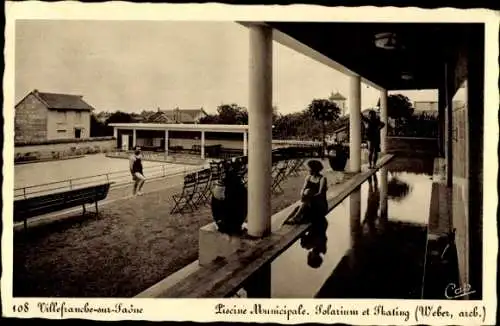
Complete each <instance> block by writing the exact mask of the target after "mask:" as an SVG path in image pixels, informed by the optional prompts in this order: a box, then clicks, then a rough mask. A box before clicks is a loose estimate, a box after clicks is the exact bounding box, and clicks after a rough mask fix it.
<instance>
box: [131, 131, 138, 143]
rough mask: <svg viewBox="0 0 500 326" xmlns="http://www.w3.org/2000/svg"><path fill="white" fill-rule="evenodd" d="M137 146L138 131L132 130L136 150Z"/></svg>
mask: <svg viewBox="0 0 500 326" xmlns="http://www.w3.org/2000/svg"><path fill="white" fill-rule="evenodd" d="M136 144H137V130H135V129H132V148H135V146H136Z"/></svg>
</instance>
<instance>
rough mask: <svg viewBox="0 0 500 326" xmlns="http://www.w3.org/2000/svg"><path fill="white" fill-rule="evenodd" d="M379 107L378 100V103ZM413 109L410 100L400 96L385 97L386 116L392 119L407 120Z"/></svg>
mask: <svg viewBox="0 0 500 326" xmlns="http://www.w3.org/2000/svg"><path fill="white" fill-rule="evenodd" d="M378 107H380V100H379V101H378ZM413 111H414V108H413V105H412V104H411V102H410V99H409V98H408V97H406V96H404V95H402V94H394V95H389V96H388V97H387V116H388V117H390V118H393V119H401V118H405V119H408V118H409V117H411V115H412V114H413Z"/></svg>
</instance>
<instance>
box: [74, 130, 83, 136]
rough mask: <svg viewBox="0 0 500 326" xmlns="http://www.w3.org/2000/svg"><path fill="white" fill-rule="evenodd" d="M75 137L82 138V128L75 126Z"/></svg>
mask: <svg viewBox="0 0 500 326" xmlns="http://www.w3.org/2000/svg"><path fill="white" fill-rule="evenodd" d="M75 138H82V129H81V128H75Z"/></svg>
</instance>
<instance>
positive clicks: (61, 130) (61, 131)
mask: <svg viewBox="0 0 500 326" xmlns="http://www.w3.org/2000/svg"><path fill="white" fill-rule="evenodd" d="M57 133H58V134H65V133H66V130H63V129H59V130H57Z"/></svg>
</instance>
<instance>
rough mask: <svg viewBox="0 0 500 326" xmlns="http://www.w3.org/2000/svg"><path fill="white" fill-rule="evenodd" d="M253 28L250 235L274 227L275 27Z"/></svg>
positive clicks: (249, 117)
mask: <svg viewBox="0 0 500 326" xmlns="http://www.w3.org/2000/svg"><path fill="white" fill-rule="evenodd" d="M249 30H250V78H249V79H250V80H249V86H250V89H249V101H248V102H249V110H248V126H249V136H250V137H249V138H250V139H249V141H250V144H249V147H250V151H249V152H248V154H249V155H248V208H249V209H248V216H247V220H248V225H247V228H248V234H249V235H250V236H253V237H262V236H265V235H267V234H268V233H269V232H270V230H271V164H272V162H271V151H272V120H273V119H272V118H273V107H272V97H273V87H272V82H273V76H272V72H273V51H272V28H270V27H267V26H262V25H252V26H250V27H249Z"/></svg>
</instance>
